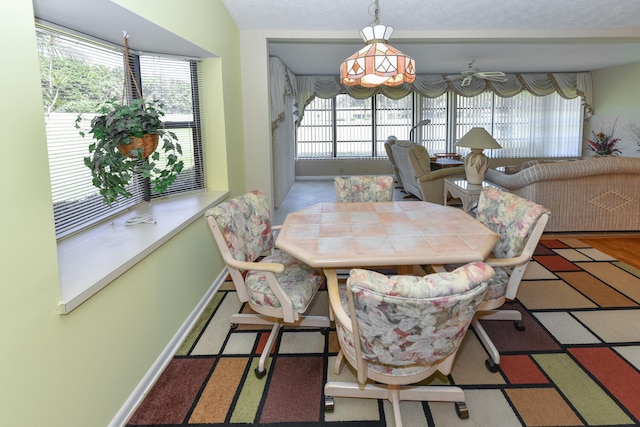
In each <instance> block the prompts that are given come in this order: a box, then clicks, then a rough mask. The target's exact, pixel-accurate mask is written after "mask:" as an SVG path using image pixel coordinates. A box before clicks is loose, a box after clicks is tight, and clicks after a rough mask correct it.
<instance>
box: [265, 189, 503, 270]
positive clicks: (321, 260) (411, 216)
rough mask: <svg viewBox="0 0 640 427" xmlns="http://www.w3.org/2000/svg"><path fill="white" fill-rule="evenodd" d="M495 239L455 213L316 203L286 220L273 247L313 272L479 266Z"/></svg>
mask: <svg viewBox="0 0 640 427" xmlns="http://www.w3.org/2000/svg"><path fill="white" fill-rule="evenodd" d="M497 241H498V235H497V234H495V233H494V232H492V231H491V230H489V229H488V228H487V227H485V226H484V225H482V224H481V223H479V222H478V221H476V220H475V219H473V218H472V217H470V216H469V215H468V214H466V213H465V212H463V211H462V210H460V209H457V208H453V207H448V206H441V205H437V204H433V203H426V202H416V201H397V202H378V203H371V202H366V203H320V204H317V205H313V206H310V207H309V208H306V209H302V210H299V211H295V212H291V213H290V214H288V215H287V217H286V219H285V221H284V223H283V225H282V230H281V231H280V233H279V235H278V238H277V239H276V243H275V246H276V247H277V248H279V249H281V250H284V251H285V252H288V253H289V254H291V255H292V256H295V257H296V258H298V259H300V260H301V261H303V262H305V263H307V264H309V265H311V266H312V267H316V268H345V267H376V266H388V265H396V266H401V265H415V264H447V263H466V262H472V261H481V260H484V259H485V258H486V257H487V255H488V254H489V253H490V252H491V249H493V246H494V245H495V243H496V242H497Z"/></svg>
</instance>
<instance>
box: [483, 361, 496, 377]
mask: <svg viewBox="0 0 640 427" xmlns="http://www.w3.org/2000/svg"><path fill="white" fill-rule="evenodd" d="M484 366H486V367H487V369H488V370H489V372H493V373H494V374H495V373H496V372H498V371H499V370H500V365H498V364H497V363H496V362H494V361H493V359H491V358H489V359H487V360H485V361H484Z"/></svg>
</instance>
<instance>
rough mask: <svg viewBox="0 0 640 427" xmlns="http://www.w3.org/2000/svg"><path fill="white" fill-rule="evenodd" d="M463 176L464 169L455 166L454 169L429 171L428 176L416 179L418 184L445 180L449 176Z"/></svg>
mask: <svg viewBox="0 0 640 427" xmlns="http://www.w3.org/2000/svg"><path fill="white" fill-rule="evenodd" d="M463 174H464V167H463V166H456V167H455V168H444V169H437V170H434V171H431V172H430V173H428V174H425V175H422V176H421V177H418V181H419V182H427V181H435V180H436V179H441V178H446V177H448V176H451V175H460V176H463Z"/></svg>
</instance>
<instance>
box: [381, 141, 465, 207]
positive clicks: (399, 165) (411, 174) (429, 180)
mask: <svg viewBox="0 0 640 427" xmlns="http://www.w3.org/2000/svg"><path fill="white" fill-rule="evenodd" d="M387 143H389V144H390V145H391V151H392V153H393V160H394V161H395V167H394V172H396V175H397V176H398V182H399V183H401V185H402V187H403V188H404V191H406V192H407V193H411V194H413V195H414V196H416V197H418V198H419V199H421V200H424V201H425V202H432V203H438V204H442V202H443V198H444V178H445V177H447V176H451V175H459V176H464V167H462V166H458V167H453V168H445V169H438V170H431V158H430V157H429V153H428V152H427V149H426V148H425V147H424V146H423V145H421V144H417V143H415V142H411V141H400V140H392V139H391V138H389V139H388V140H387Z"/></svg>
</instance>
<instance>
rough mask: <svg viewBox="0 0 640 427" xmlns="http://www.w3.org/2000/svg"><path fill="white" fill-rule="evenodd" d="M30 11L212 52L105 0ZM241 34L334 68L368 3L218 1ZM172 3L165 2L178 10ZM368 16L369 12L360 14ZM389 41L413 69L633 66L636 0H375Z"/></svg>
mask: <svg viewBox="0 0 640 427" xmlns="http://www.w3.org/2000/svg"><path fill="white" fill-rule="evenodd" d="M32 1H33V5H34V10H35V14H36V17H38V18H40V19H44V20H46V21H49V22H53V23H55V24H59V25H61V26H64V27H68V28H73V29H75V30H77V31H80V32H85V33H87V34H92V35H93V36H96V37H99V38H102V39H103V40H107V41H111V42H114V43H119V44H121V43H122V32H123V31H127V32H128V33H129V35H130V41H129V43H130V46H131V48H132V49H136V50H142V51H146V52H158V53H168V54H175V55H185V56H200V57H203V56H204V57H208V56H213V54H212V53H211V52H206V51H205V50H204V49H202V48H200V47H198V46H196V45H194V44H192V43H189V42H188V41H186V40H184V39H181V38H180V37H177V36H176V35H175V34H171V33H170V32H168V31H166V30H164V29H162V28H160V27H158V26H156V25H154V24H153V23H151V22H149V21H147V20H145V19H143V18H142V17H140V16H138V15H135V14H133V13H131V12H130V11H128V10H126V9H124V8H122V7H120V6H118V5H117V4H116V3H114V2H112V1H110V0H90V1H89V0H32ZM222 2H223V3H224V4H225V5H226V7H227V9H228V10H229V13H230V14H231V16H232V17H233V19H234V20H235V21H236V23H237V25H238V27H239V28H240V29H241V30H263V31H265V33H266V34H267V36H268V37H269V40H270V44H269V49H270V54H272V55H275V56H278V57H279V58H280V59H282V61H283V62H284V63H285V64H287V66H289V68H290V69H291V70H292V71H294V72H295V73H296V74H337V73H338V67H339V65H340V63H341V62H342V60H344V59H345V58H346V57H348V56H350V55H351V54H352V53H353V52H355V51H356V50H358V49H360V48H361V47H362V46H363V44H362V40H361V39H360V36H359V31H360V29H361V28H362V27H364V26H367V25H369V24H371V23H372V22H373V19H374V17H373V11H372V10H371V9H372V7H371V5H372V1H371V0H222ZM180 4H181V3H180V2H177V1H176V2H175V7H180ZM369 12H371V14H370V13H369ZM379 16H380V22H381V23H383V24H385V25H389V26H392V27H394V29H395V32H394V34H393V35H392V36H391V40H390V43H391V44H392V45H393V46H395V47H396V48H398V49H400V50H402V51H403V52H405V53H406V54H408V55H410V56H412V57H413V58H414V59H415V60H416V67H417V70H418V73H420V74H428V73H438V74H446V73H456V72H459V71H461V70H462V69H464V68H466V66H467V63H468V62H469V61H471V60H473V59H475V60H476V62H475V64H474V66H476V67H478V68H480V70H481V71H504V72H542V71H556V72H562V71H588V70H595V69H599V68H604V67H611V66H615V65H621V64H629V63H637V62H640V0H500V1H496V0H490V1H489V0H437V1H436V0H380V15H379Z"/></svg>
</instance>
